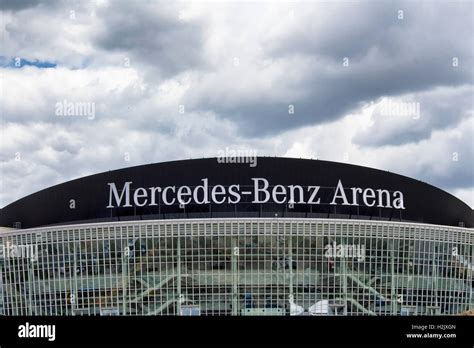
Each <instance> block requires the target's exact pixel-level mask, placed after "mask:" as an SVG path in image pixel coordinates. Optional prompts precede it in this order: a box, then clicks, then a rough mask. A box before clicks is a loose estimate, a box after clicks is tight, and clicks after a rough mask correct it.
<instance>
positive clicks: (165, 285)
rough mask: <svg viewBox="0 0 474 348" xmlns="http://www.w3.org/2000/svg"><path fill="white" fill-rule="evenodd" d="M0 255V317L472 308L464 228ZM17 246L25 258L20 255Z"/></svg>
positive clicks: (90, 243)
mask: <svg viewBox="0 0 474 348" xmlns="http://www.w3.org/2000/svg"><path fill="white" fill-rule="evenodd" d="M0 244H1V245H3V246H7V247H8V248H9V250H10V251H11V253H10V254H9V255H5V252H4V257H3V259H1V260H0V314H3V315H99V314H102V315H199V314H200V315H296V314H300V315H304V314H306V315H308V314H310V315H453V314H459V313H462V312H464V311H466V310H469V309H473V308H474V294H473V277H472V272H473V268H472V261H471V260H472V259H474V257H473V253H474V248H473V245H474V233H473V230H472V229H469V228H460V227H447V226H436V225H429V224H412V223H401V222H399V223H394V222H381V221H355V220H340V219H338V220H333V219H277V218H275V219H271V218H236V219H232V218H229V219H198V220H190V219H188V220H150V221H142V222H140V221H129V222H116V223H97V224H83V225H68V226H54V227H42V228H31V229H26V230H12V231H7V232H3V233H1V234H0ZM21 246H23V247H24V246H28V247H32V246H33V247H34V248H30V249H28V250H30V251H32V253H31V254H28V253H26V254H25V250H26V249H24V250H23V254H22V255H18V253H19V250H21V249H20V248H21ZM15 248H16V249H15ZM14 250H16V254H15V252H13V251H14Z"/></svg>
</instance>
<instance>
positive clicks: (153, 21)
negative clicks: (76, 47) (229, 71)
mask: <svg viewBox="0 0 474 348" xmlns="http://www.w3.org/2000/svg"><path fill="white" fill-rule="evenodd" d="M98 15H99V16H100V17H101V20H102V26H103V30H102V32H101V33H99V34H98V36H97V38H96V40H95V42H96V44H97V45H98V46H99V47H100V48H102V49H104V50H108V51H117V52H123V54H124V58H128V59H130V64H131V65H132V66H135V67H136V66H137V65H142V66H143V68H145V69H146V68H151V69H152V71H153V72H156V73H158V78H161V77H171V76H173V75H175V74H178V73H180V72H182V71H184V70H187V69H194V68H197V67H199V66H201V65H202V64H203V62H204V60H203V51H202V46H203V43H204V41H203V40H204V38H203V32H202V23H198V22H196V21H187V20H182V19H180V17H179V16H180V12H179V8H178V7H177V6H167V7H165V6H163V3H162V2H146V3H141V4H138V6H137V4H136V3H133V2H128V1H114V2H112V3H111V4H110V6H109V7H107V8H104V9H102V10H101V11H99V12H98Z"/></svg>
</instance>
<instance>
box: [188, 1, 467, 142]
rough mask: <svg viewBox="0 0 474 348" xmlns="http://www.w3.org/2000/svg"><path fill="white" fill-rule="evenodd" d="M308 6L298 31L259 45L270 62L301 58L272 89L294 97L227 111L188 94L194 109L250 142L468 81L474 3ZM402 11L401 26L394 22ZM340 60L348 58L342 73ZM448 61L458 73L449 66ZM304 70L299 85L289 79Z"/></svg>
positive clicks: (300, 12)
mask: <svg viewBox="0 0 474 348" xmlns="http://www.w3.org/2000/svg"><path fill="white" fill-rule="evenodd" d="M312 5H313V4H302V5H299V6H297V7H296V8H295V17H296V19H295V21H296V22H297V23H299V24H298V25H296V26H293V27H290V29H289V30H288V31H286V32H285V33H283V34H281V35H280V36H279V37H278V36H277V37H272V38H271V40H270V39H269V40H268V42H264V43H263V47H264V48H265V54H266V55H267V56H268V57H269V58H272V59H273V60H274V61H278V60H285V59H289V58H291V57H303V58H305V59H306V61H309V62H310V63H309V64H301V65H298V64H294V65H291V66H289V67H288V71H287V76H288V78H287V79H285V78H284V77H283V78H282V79H281V80H279V81H276V83H275V86H274V89H275V90H278V89H279V88H281V86H285V85H288V84H289V83H291V84H292V86H291V88H292V89H293V90H295V91H298V92H299V93H298V94H299V97H298V98H295V99H286V100H285V99H284V98H280V99H276V98H261V97H260V96H259V95H258V94H256V97H255V98H254V99H252V98H248V99H243V100H241V101H240V102H239V103H238V104H235V105H229V104H226V103H223V102H222V99H225V98H215V97H213V96H209V95H206V94H202V93H201V92H200V91H190V94H191V97H193V96H194V99H195V100H197V102H196V104H195V105H194V107H196V108H198V109H199V108H202V109H208V110H209V109H211V110H214V111H215V112H217V113H218V114H220V115H221V116H222V117H228V118H229V119H232V120H235V121H236V122H237V123H238V125H239V126H240V129H241V131H242V132H243V133H244V134H246V135H248V136H257V135H271V134H276V133H279V132H281V131H284V130H288V129H291V128H297V127H300V126H305V125H310V124H320V123H324V122H328V121H333V120H336V119H338V118H340V117H342V116H344V115H345V114H347V113H348V112H351V111H353V110H355V109H357V108H359V107H360V105H361V103H364V102H370V101H373V100H377V99H378V98H379V97H381V96H386V95H401V94H406V93H413V92H417V91H424V90H430V89H432V88H434V87H436V86H456V85H460V84H465V83H471V82H472V68H471V67H472V64H473V51H472V44H471V43H470V42H469V39H468V35H462V34H461V33H467V32H471V31H472V27H473V25H472V22H471V19H472V18H471V15H470V12H471V11H470V10H471V9H472V4H469V3H453V4H448V3H436V6H427V5H426V4H410V3H394V4H392V3H390V4H387V3H383V4H376V3H374V2H370V3H368V4H361V3H342V4H341V3H338V4H336V5H327V4H323V5H322V8H318V9H317V10H314V7H313V6H312ZM399 9H403V11H404V12H403V17H404V18H403V19H398V17H397V16H398V15H399V13H398V10H399ZM321 14H322V22H320V20H319V19H320V18H321V16H320V15H321ZM312 17H314V19H313V20H312ZM453 18H456V19H455V20H453ZM344 57H348V58H349V66H347V67H344V66H343V59H344ZM453 57H457V59H458V61H459V66H458V67H453V66H452V58H453ZM301 71H303V74H302V75H303V77H302V78H300V79H299V80H296V81H295V80H291V75H293V74H294V73H296V72H301ZM257 74H258V72H257ZM233 83H235V84H239V80H235V81H233ZM208 92H209V91H208ZM219 93H223V94H225V92H217V94H218V95H219ZM196 95H197V96H196ZM191 99H192V98H191ZM289 104H292V105H294V108H295V114H294V115H289V113H288V105H289ZM440 125H441V126H442V125H443V124H442V123H440ZM427 126H428V127H429V126H430V125H427ZM426 134H427V132H418V133H414V134H413V135H414V136H421V135H426Z"/></svg>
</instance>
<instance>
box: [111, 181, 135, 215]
mask: <svg viewBox="0 0 474 348" xmlns="http://www.w3.org/2000/svg"><path fill="white" fill-rule="evenodd" d="M131 183H132V181H127V182H126V183H125V184H124V185H123V188H122V190H121V191H122V193H121V194H120V196H119V194H118V191H117V186H115V183H113V182H112V183H107V185H109V186H110V191H109V205H108V206H107V208H114V205H113V204H112V194H113V196H114V198H115V202H116V203H117V207H120V206H121V204H122V199H123V196H124V195H125V205H124V207H131V206H132V205H131V204H130V184H131Z"/></svg>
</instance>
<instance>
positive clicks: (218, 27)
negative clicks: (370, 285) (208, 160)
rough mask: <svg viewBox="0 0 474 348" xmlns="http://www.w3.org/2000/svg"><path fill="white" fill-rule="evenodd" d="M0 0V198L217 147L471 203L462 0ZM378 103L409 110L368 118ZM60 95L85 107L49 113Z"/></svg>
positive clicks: (468, 73) (473, 159) (467, 46)
mask: <svg viewBox="0 0 474 348" xmlns="http://www.w3.org/2000/svg"><path fill="white" fill-rule="evenodd" d="M2 6H3V10H2V18H3V20H2V25H1V26H0V32H1V35H2V53H1V56H0V63H2V62H3V63H2V65H3V67H1V68H0V74H1V77H0V82H1V86H0V87H1V91H0V98H1V99H0V102H1V109H0V111H1V120H0V124H1V127H2V128H1V140H0V170H1V171H0V206H4V205H5V204H8V203H10V202H12V201H13V200H15V199H18V198H20V197H22V196H24V195H27V194H29V193H31V192H34V191H36V190H39V189H43V188H45V187H47V186H50V185H54V184H57V183H60V182H63V181H66V180H69V179H73V178H77V177H80V176H83V175H88V174H93V173H96V172H100V171H105V170H110V169H116V168H121V167H126V166H132V165H138V164H144V163H152V162H158V161H163V160H172V159H183V158H197V157H206V156H215V155H216V154H217V151H219V150H221V149H224V148H225V147H230V148H234V149H242V148H250V149H254V150H257V151H258V153H259V155H269V156H290V157H307V158H320V159H326V160H334V161H346V162H350V163H354V164H358V165H365V166H370V167H376V168H380V169H385V170H390V171H393V172H397V173H400V174H404V175H407V176H411V177H414V178H417V179H420V180H423V181H426V182H429V183H432V184H434V185H437V186H440V187H441V188H444V189H446V190H447V191H449V192H451V193H453V194H455V195H457V196H458V197H460V198H461V199H463V200H464V201H466V202H467V203H468V204H470V205H471V206H474V197H473V195H474V183H473V177H474V168H473V163H474V150H473V148H474V143H473V134H474V129H473V122H474V115H473V109H474V108H473V103H472V91H473V81H472V77H473V76H472V69H471V70H470V67H471V66H472V63H473V58H474V57H473V55H472V44H471V43H470V42H469V35H458V34H457V33H459V32H463V31H466V30H467V31H468V32H471V33H472V23H471V22H470V16H469V13H470V11H472V6H473V4H472V3H455V4H446V3H430V4H429V5H428V4H412V3H407V2H395V3H391V4H390V6H383V7H382V6H379V5H375V3H373V2H367V3H359V4H357V3H347V2H342V3H337V4H335V5H333V4H327V3H321V2H315V3H313V2H310V3H281V4H278V5H275V4H269V3H244V4H238V3H215V2H209V3H208V2H204V3H203V2H199V3H194V2H179V3H175V4H170V3H164V2H152V1H146V2H138V3H134V4H133V5H132V4H130V3H129V2H126V1H113V2H108V1H90V2H70V1H54V2H40V1H29V2H24V3H22V5H21V6H19V5H18V3H15V2H10V1H5V2H2ZM400 9H402V10H403V11H404V12H403V15H404V18H403V19H398V17H397V16H399V12H398V11H399V10H400ZM137 18H138V19H139V20H137ZM45 26H46V27H47V28H46V27H45ZM46 29H47V30H46ZM428 33H430V35H428ZM434 34H436V35H434ZM17 57H18V58H20V59H22V62H29V63H28V64H29V65H28V64H26V65H25V64H23V63H22V66H21V67H15V66H14V62H15V58H17ZM344 57H348V58H349V66H343V64H342V63H343V58H344ZM453 58H456V59H455V60H453ZM454 61H456V62H457V63H458V64H457V66H453V62H454ZM41 62H49V63H52V64H55V67H52V68H44V67H43V66H42V65H41ZM23 65H25V66H23ZM386 100H393V101H396V102H401V103H403V102H410V101H413V102H418V103H419V105H420V110H421V115H420V117H419V118H418V119H416V120H414V119H409V118H403V117H385V116H383V115H382V116H383V117H382V116H381V114H380V105H381V103H383V102H384V101H386ZM63 101H68V102H73V103H74V102H76V103H78V102H85V103H93V105H94V111H95V112H94V117H89V118H88V117H77V116H73V117H68V116H57V115H56V113H55V110H56V105H57V103H61V102H63ZM289 105H292V106H293V107H294V110H295V113H294V114H289V113H288V108H289Z"/></svg>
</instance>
